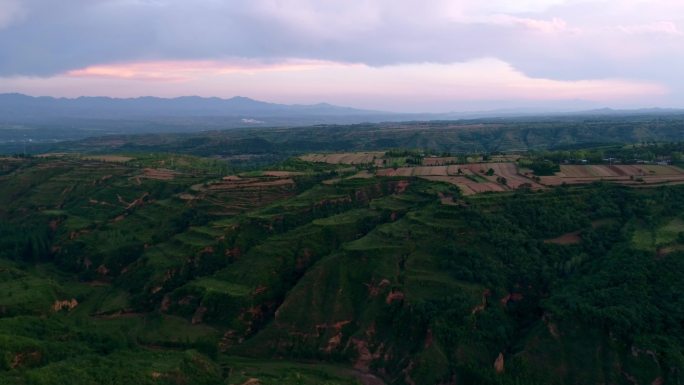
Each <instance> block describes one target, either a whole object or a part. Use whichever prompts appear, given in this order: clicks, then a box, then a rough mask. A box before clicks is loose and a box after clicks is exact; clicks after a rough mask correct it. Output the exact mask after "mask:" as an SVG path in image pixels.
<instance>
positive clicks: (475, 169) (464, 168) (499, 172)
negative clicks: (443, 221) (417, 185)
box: [377, 163, 544, 195]
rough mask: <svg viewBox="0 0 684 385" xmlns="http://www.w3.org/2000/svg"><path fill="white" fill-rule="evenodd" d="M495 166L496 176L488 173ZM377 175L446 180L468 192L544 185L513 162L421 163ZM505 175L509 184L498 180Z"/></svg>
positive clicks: (466, 193)
mask: <svg viewBox="0 0 684 385" xmlns="http://www.w3.org/2000/svg"><path fill="white" fill-rule="evenodd" d="M489 169H492V170H493V171H494V174H493V175H487V171H489ZM377 175H378V176H406V177H408V176H417V177H421V178H424V179H428V180H433V181H441V182H447V183H451V184H455V185H457V186H459V188H461V190H462V191H463V193H464V194H465V195H472V194H476V193H482V192H488V191H508V190H514V189H518V188H520V187H522V186H523V185H526V186H529V187H530V188H531V189H533V190H539V189H543V188H544V186H542V185H540V184H539V183H537V182H535V181H533V180H532V179H529V178H527V177H525V176H523V175H520V174H518V168H517V166H516V165H515V164H514V163H472V164H453V165H448V166H418V167H399V168H396V169H394V168H385V169H380V170H378V171H377ZM501 177H503V178H505V179H506V184H505V185H504V184H502V183H501V182H500V181H498V180H497V179H498V178H501Z"/></svg>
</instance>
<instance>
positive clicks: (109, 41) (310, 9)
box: [0, 0, 684, 113]
mask: <svg viewBox="0 0 684 385" xmlns="http://www.w3.org/2000/svg"><path fill="white" fill-rule="evenodd" d="M683 22H684V3H679V2H675V1H672V0H669V1H649V2H646V1H639V0H622V1H619V2H616V1H612V2H608V1H605V0H526V1H508V0H495V1H491V2H486V3H482V2H477V1H474V0H464V1H446V0H437V1H431V2H427V3H426V2H419V1H415V0H409V1H402V2H401V3H396V2H391V1H387V0H376V1H365V2H359V3H353V4H350V3H348V2H342V1H339V0H329V1H313V0H291V1H283V0H256V1H255V0H252V1H234V2H230V3H223V2H216V1H213V0H201V1H195V2H182V1H179V0H98V1H81V0H79V1H73V2H68V3H59V4H58V3H53V2H47V1H44V0H43V1H41V0H0V47H2V49H1V50H0V92H2V93H9V92H18V93H24V94H28V95H33V96H53V97H78V96H110V97H140V96H157V97H166V98H168V97H179V96H188V95H197V96H202V97H221V98H230V97H233V96H237V95H240V96H245V97H249V98H252V99H256V100H263V101H267V102H273V103H282V104H316V103H331V104H335V105H340V106H348V107H353V108H361V109H370V110H380V111H389V112H406V113H421V112H450V111H483V110H495V109H521V108H522V109H544V110H555V111H565V110H583V109H594V108H604V107H607V108H620V109H633V108H651V107H662V108H681V107H684V80H682V79H681V77H679V76H677V71H676V68H680V67H682V64H684V49H682V48H684V32H682V28H681V27H680V26H681V25H682V23H683Z"/></svg>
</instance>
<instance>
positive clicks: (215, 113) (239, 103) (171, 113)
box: [0, 93, 684, 127]
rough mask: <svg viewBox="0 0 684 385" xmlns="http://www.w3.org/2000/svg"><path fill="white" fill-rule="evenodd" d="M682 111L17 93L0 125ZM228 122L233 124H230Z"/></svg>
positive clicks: (1, 102) (4, 100)
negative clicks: (406, 108) (436, 108)
mask: <svg viewBox="0 0 684 385" xmlns="http://www.w3.org/2000/svg"><path fill="white" fill-rule="evenodd" d="M683 112H684V110H677V109H660V108H650V109H638V110H613V109H610V108H604V109H594V110H576V111H572V110H570V111H568V110H565V111H554V110H553V109H550V108H518V109H516V108H506V109H498V110H485V111H471V112H445V113H393V112H384V111H373V110H364V109H356V108H350V107H341V106H336V105H332V104H328V103H319V104H310V105H301V104H277V103H269V102H263V101H259V100H254V99H250V98H246V97H242V96H235V97H233V98H230V99H222V98H217V97H210V98H205V97H199V96H182V97H177V98H159V97H152V96H145V97H138V98H125V99H120V98H110V97H86V96H82V97H78V98H54V97H49V96H41V97H33V96H28V95H24V94H18V93H8V94H0V123H46V122H55V120H64V119H67V120H93V119H95V120H134V121H150V120H152V121H155V122H163V121H166V122H168V121H170V120H177V119H178V118H185V119H188V118H213V119H219V118H224V119H223V122H224V123H225V124H227V125H228V126H231V127H233V126H236V125H238V126H239V125H242V126H250V125H266V126H274V125H291V124H324V123H327V124H330V123H339V124H349V123H360V122H380V121H407V120H453V119H480V118H495V117H507V118H508V117H516V116H519V117H526V116H527V117H529V116H558V115H595V116H598V115H633V114H671V113H683ZM225 118H229V119H225Z"/></svg>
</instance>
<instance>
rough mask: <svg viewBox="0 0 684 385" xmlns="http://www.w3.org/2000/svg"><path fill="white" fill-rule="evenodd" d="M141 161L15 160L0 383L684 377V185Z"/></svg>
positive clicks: (505, 383)
mask: <svg viewBox="0 0 684 385" xmlns="http://www.w3.org/2000/svg"><path fill="white" fill-rule="evenodd" d="M293 135H294V134H293ZM435 140H438V139H435ZM530 140H531V139H530ZM420 146H421V145H420V144H419V143H416V145H415V146H411V147H420ZM661 148H662V147H661ZM632 150H633V151H636V147H634V148H633V149H632ZM625 151H626V150H625ZM668 151H669V150H668ZM193 152H194V151H193ZM554 154H555V155H554ZM554 154H551V153H548V154H532V155H531V157H530V158H529V159H525V160H524V161H521V162H520V164H525V165H527V164H528V163H529V164H531V165H532V166H534V165H535V164H536V163H534V162H535V161H537V160H539V159H542V158H543V159H550V161H553V162H560V161H561V159H562V157H563V156H565V155H562V154H561V155H558V153H554ZM556 155H557V156H556ZM656 155H657V154H656ZM127 156H130V159H118V158H110V159H108V158H102V157H100V158H87V157H83V156H79V155H70V154H55V155H53V156H49V157H24V156H21V157H6V158H0V383H2V384H22V385H23V384H27V385H28V384H123V383H130V384H238V385H240V384H241V385H248V384H249V385H256V384H383V383H384V384H407V385H410V384H473V385H475V384H497V385H513V384H516V385H523V384H525V385H532V384H559V385H561V384H562V385H569V384H578V385H580V384H599V383H600V384H678V383H682V382H684V310H683V309H684V299H682V296H681V293H682V292H684V279H683V278H682V277H683V276H684V185H658V186H656V187H652V188H632V187H628V186H623V185H617V184H611V183H609V182H596V183H592V184H585V185H577V186H568V185H560V186H558V187H550V188H544V189H539V190H534V191H533V190H531V189H529V188H522V189H518V190H511V191H506V192H502V193H483V194H477V195H470V196H463V195H462V194H461V191H460V190H459V188H458V187H457V186H456V185H452V184H447V183H444V182H437V181H429V180H425V179H421V178H418V177H401V176H393V177H379V176H375V175H374V174H368V175H364V176H363V177H356V178H352V177H350V176H354V175H357V172H359V171H363V170H366V169H367V168H368V167H367V166H349V165H344V164H339V165H336V164H321V163H309V162H304V161H302V160H295V159H290V160H287V161H285V162H282V163H279V164H276V165H275V166H273V167H269V168H265V167H262V168H261V169H256V170H253V171H252V172H245V173H241V174H240V173H238V174H237V175H231V173H232V171H235V170H233V169H232V168H231V167H228V166H226V165H225V163H222V162H220V161H218V160H216V159H214V158H202V157H197V156H193V155H182V156H181V155H172V154H163V153H154V154H149V153H145V154H140V153H136V152H133V151H132V152H130V153H128V155H127ZM554 156H556V157H554ZM525 162H528V163H525ZM255 164H258V162H257V163H255ZM268 171H270V172H268ZM273 171H278V172H273ZM479 178H480V179H482V180H485V179H484V177H481V176H479ZM563 239H568V240H569V241H567V242H565V241H559V240H563Z"/></svg>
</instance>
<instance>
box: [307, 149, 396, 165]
mask: <svg viewBox="0 0 684 385" xmlns="http://www.w3.org/2000/svg"><path fill="white" fill-rule="evenodd" d="M384 155H385V153H384V152H345V153H338V154H309V155H304V156H302V157H300V159H302V160H304V161H307V162H315V163H330V164H375V163H376V161H377V158H381V157H382V156H384Z"/></svg>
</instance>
